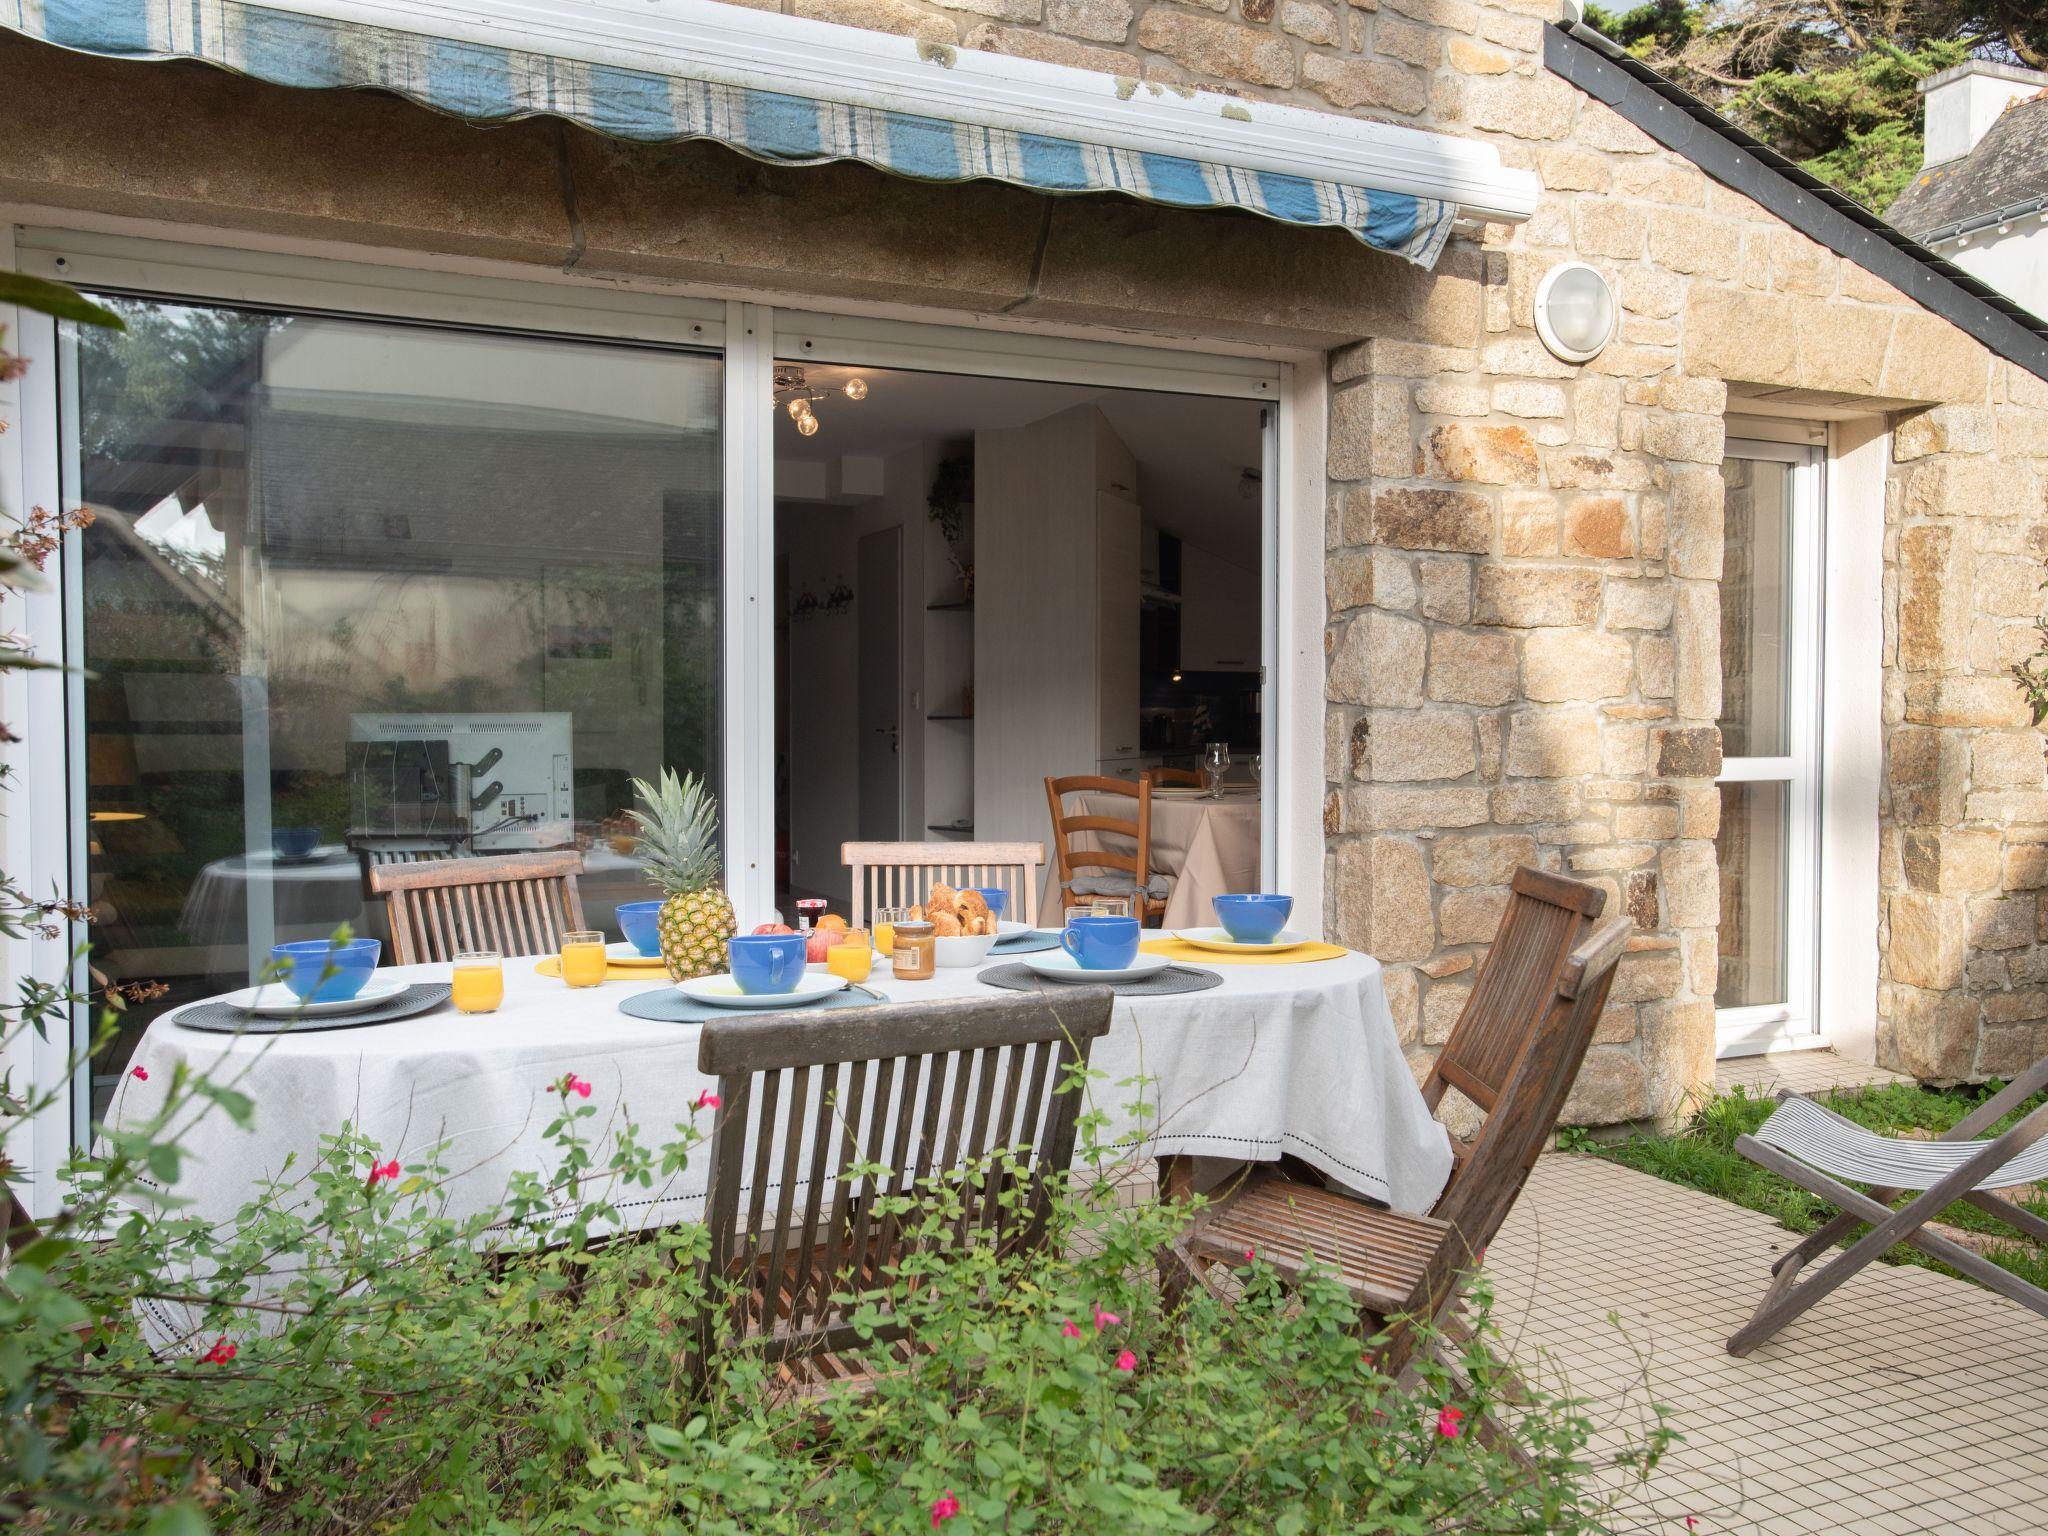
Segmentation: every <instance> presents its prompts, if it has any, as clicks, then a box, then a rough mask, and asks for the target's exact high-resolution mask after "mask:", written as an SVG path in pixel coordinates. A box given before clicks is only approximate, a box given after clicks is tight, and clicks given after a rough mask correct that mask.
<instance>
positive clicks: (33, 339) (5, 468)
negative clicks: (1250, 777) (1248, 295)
mask: <svg viewBox="0 0 2048 1536" xmlns="http://www.w3.org/2000/svg"><path fill="white" fill-rule="evenodd" d="M40 213H41V211H40V210H21V211H16V210H11V209H5V208H0V258H4V259H6V260H8V261H11V262H12V264H13V265H15V266H17V267H19V268H20V269H21V270H24V271H27V272H31V273H35V274H37V275H40V276H45V277H50V278H53V279H57V280H59V281H63V282H67V283H72V284H75V285H79V286H83V287H87V288H99V289H107V290H114V291H123V292H131V293H136V294H141V295H151V296H161V297H163V298H166V299H170V300H178V299H185V300H190V301H193V302H198V303H218V304H245V305H250V306H253V307H267V308H281V309H288V310H291V311H294V312H302V313H312V314H327V315H333V316H337V317H341V318H350V319H363V320H377V319H399V320H416V321H419V322H422V323H426V324H442V325H455V326H465V325H466V326H476V327H487V328H490V329H494V330H502V331H506V332H508V333H527V334H538V335H551V336H557V337H562V338H564V339H570V340H599V341H602V340H623V341H639V342H650V343H655V344H664V345H673V346H677V347H683V348H694V349H704V350H712V351H719V352H722V354H723V359H724V363H725V369H724V407H725V419H724V438H725V479H724V491H725V507H724V527H723V533H724V538H725V549H726V559H725V572H726V578H725V579H726V586H725V597H726V604H725V635H724V641H725V657H724V671H725V683H726V688H727V701H726V704H727V707H726V715H725V720H724V722H723V724H724V732H725V735H724V754H723V759H724V769H725V790H724V794H725V805H724V807H723V810H724V817H725V824H726V850H725V856H726V868H727V880H728V884H729V887H730V889H731V894H732V899H733V902H734V905H735V907H736V908H737V909H738V910H739V911H740V913H741V914H742V917H743V918H744V917H745V916H746V915H747V914H749V913H754V912H765V911H767V910H769V909H771V908H772V906H773V895H774V860H773V846H774V842H773V814H774V812H773V789H772V777H771V773H770V770H771V768H772V764H773V758H774V713H773V707H772V686H773V664H772V658H773V654H774V652H773V645H772V638H773V629H772V624H773V620H772V615H771V614H770V612H769V611H768V609H769V606H770V605H769V604H768V602H767V601H766V598H767V596H768V595H769V593H770V592H771V591H772V574H773V568H774V566H773V516H772V511H773V476H774V459H773V434H772V417H771V411H770V409H769V407H768V404H767V402H768V400H769V394H770V392H769V389H768V383H769V380H770V377H771V373H772V368H773V360H774V358H775V356H776V355H778V354H777V334H778V333H777V328H778V326H780V327H781V337H782V346H783V347H784V352H783V354H782V355H794V356H803V357H817V358H818V359H819V360H820V361H826V360H829V359H830V358H831V357H832V356H834V355H846V354H847V353H848V352H849V350H850V349H856V348H857V349H859V350H860V355H859V357H858V359H857V360H858V361H862V362H866V363H869V364H872V365H875V366H914V367H920V368H924V369H939V370H943V371H957V372H972V373H982V374H1001V375H1004V376H1008V377H1019V378H1042V379H1048V380H1054V381H1060V382H1070V383H1095V384H1100V385H1103V386H1116V387H1125V388H1138V389H1152V390H1165V391H1176V392H1181V393H1189V394H1207V395H1218V394H1220V395H1234V396H1238V397H1241V398H1246V399H1257V400H1263V401H1266V402H1269V414H1268V418H1267V424H1266V431H1265V440H1266V463H1267V473H1266V475H1265V478H1264V484H1265V487H1266V492H1265V496H1264V498H1263V512H1264V518H1265V528H1264V541H1263V542H1264V553H1263V557H1262V567H1263V569H1262V580H1263V582H1264V587H1265V600H1266V601H1265V607H1266V619H1265V657H1264V663H1265V670H1264V694H1263V699H1262V711H1263V713H1262V722H1263V731H1264V735H1263V739H1262V742H1261V750H1262V753H1263V755H1264V760H1265V774H1264V779H1265V785H1266V789H1267V793H1266V795H1265V797H1264V802H1265V810H1264V824H1263V826H1262V829H1261V831H1262V836H1261V878H1262V880H1263V881H1264V882H1266V883H1267V885H1268V888H1271V889H1283V890H1289V891H1292V892H1293V893H1294V895H1295V897H1296V924H1297V926H1299V927H1302V928H1304V930H1305V931H1306V930H1315V931H1320V926H1321V917H1322V908H1323V891H1322V888H1323V842H1322V819H1321V803H1322V782H1321V774H1322V737H1323V708H1322V696H1323V657H1322V633H1323V628H1324V614H1323V582H1322V558H1323V536H1324V529H1323V500H1324V486H1323V462H1322V451H1323V435H1324V426H1323V418H1324V411H1325V407H1326V403H1327V401H1326V394H1327V385H1326V381H1325V375H1324V368H1323V363H1322V359H1321V358H1320V356H1319V355H1317V354H1313V353H1310V352H1306V351H1304V352H1301V353H1298V354H1294V353H1286V352H1282V351H1275V350H1274V349H1271V348H1258V347H1244V346H1239V345H1236V344H1233V343H1228V342H1223V341H1217V342H1215V343H1214V344H1213V346H1212V345H1211V344H1210V343H1209V342H1208V341H1206V340H1194V339H1188V338H1174V339H1173V342H1172V343H1171V344H1167V345H1144V344H1139V343H1133V342H1131V341H1128V340H1126V339H1124V338H1122V337H1121V335H1118V334H1114V333H1106V332H1100V331H1094V332H1091V331H1090V330H1089V329H1088V328H1076V327H1071V326H1066V325H1057V326H1048V325H1041V324H1036V323H1033V322H1030V321H1011V320H1008V319H1005V318H1001V317H981V316H962V315H958V314H936V313H934V314H932V315H931V317H930V318H929V319H927V318H925V315H926V314H927V312H925V311H921V310H905V309H903V308H901V307H897V306H888V307H887V308H886V309H885V311H884V312H883V313H882V314H881V315H875V314H872V313H867V314H863V313H856V312H854V311H853V310H852V309H851V308H849V309H848V310H844V311H842V310H836V309H830V308H826V307H819V308H812V307H810V306H811V305H812V304H815V303H816V301H815V300H807V301H805V302H804V307H802V308H796V307H792V308H790V309H787V310H781V311H778V310H776V309H774V308H771V307H769V306H768V305H766V304H761V303H753V302H748V301H747V300H745V299H742V298H734V297H731V296H730V293H729V291H728V292H726V293H715V292H712V291H707V290H704V289H701V288H692V287H689V286H687V285H666V284H659V283H653V282H624V283H621V282H610V281H602V282H601V281H597V280H594V279H583V278H580V277H577V276H574V275H569V276H565V275H563V274H559V273H554V272H549V273H545V274H533V273H530V272H527V271H525V270H523V269H520V268H517V267H514V266H511V265H510V264H494V263H451V262H450V261H448V260H444V259H442V258H438V257H435V256H433V255H431V254H428V253H422V252H410V251H382V250H374V249H371V250H365V251H363V252H362V253H361V255H362V258H363V259H361V260H356V259H340V258H337V257H336V256H334V255H333V254H331V252H332V250H333V247H332V246H331V245H327V244H325V243H322V242H313V241H296V240H274V239H269V238H262V239H258V238H257V237H253V236H246V235H243V234H240V233H233V232H225V231H213V230H208V229H204V228H192V229H186V228H183V227H170V226H152V227H153V228H155V229H167V230H168V231H169V232H170V233H172V234H175V235H178V236H180V237H183V238H174V239H167V238H162V237H161V236H159V235H157V234H146V235H145V234H136V233H129V232H127V231H128V230H130V229H132V228H134V227H135V226H133V225H132V224H128V223H126V222H125V221H112V222H111V225H110V227H93V228H77V227H67V226H66V225H64V224H62V223H60V222H58V221H57V220H56V219H55V218H54V217H41V216H39V215H40ZM17 218H19V219H21V220H22V222H20V223H19V224H17V223H15V222H12V220H14V219H17ZM87 222H94V223H96V222H98V221H87ZM215 242H220V243H215ZM762 297H770V296H767V295H763V296H762ZM0 320H8V321H10V322H11V324H10V332H9V334H10V338H11V340H10V347H11V348H12V349H13V350H17V351H22V352H24V354H25V355H26V356H27V357H28V358H29V360H30V363H31V371H30V374H29V376H28V378H27V379H26V380H25V381H23V383H22V384H21V385H20V386H18V392H19V400H18V402H12V403H11V402H9V401H8V400H7V399H6V398H5V397H4V395H0V412H4V414H5V415H6V416H7V417H8V418H9V419H10V420H12V421H14V422H15V423H16V424H17V428H18V429H17V430H16V431H13V432H10V433H8V434H6V435H5V436H0V506H5V507H7V508H10V509H25V508H27V507H30V506H35V505H45V506H55V505H57V504H58V502H59V493H60V489H61V486H60V473H59V468H60V464H59V445H58V443H57V441H56V425H55V424H56V422H57V419H58V415H59V412H58V401H57V393H56V392H57V389H58V381H59V377H60V370H59V367H58V358H57V355H56V348H57V334H58V332H57V328H56V326H55V325H54V324H52V323H50V322H48V321H47V320H44V319H42V318H41V317H37V316H28V315H24V316H21V317H20V318H19V319H18V320H16V319H15V318H14V317H12V316H11V315H9V314H8V313H7V312H6V310H5V307H4V306H0ZM962 321H965V322H966V323H964V324H963V323H960V322H962ZM806 340H808V341H810V342H811V343H812V344H813V345H812V346H811V348H810V349H809V350H803V348H802V345H801V344H802V343H803V342H804V341H806ZM792 342H794V343H795V344H796V350H795V351H793V352H792V351H790V350H788V348H789V347H790V345H791V343H792ZM753 402H759V408H758V409H756V408H752V403H753ZM75 550H76V536H75V535H73V536H72V537H71V538H70V539H69V540H68V541H67V543H66V545H65V547H64V549H63V550H62V551H60V553H59V555H58V557H57V561H55V562H53V572H56V573H58V574H59V575H60V579H61V576H62V573H63V572H65V571H67V570H70V569H72V568H74V567H75V566H76V558H75ZM9 606H10V607H11V608H13V609H14V617H15V620H16V622H18V623H20V624H22V625H23V627H25V628H26V630H27V631H28V633H29V634H30V635H31V637H32V639H33V640H34V641H35V642H36V643H37V645H38V649H39V650H40V651H41V653H42V654H44V655H46V656H53V657H54V656H59V655H70V654H72V652H71V650H70V649H69V648H68V643H67V642H68V640H69V638H70V637H67V636H66V634H65V632H64V626H65V619H64V606H65V605H64V604H63V601H62V598H61V596H60V595H59V593H57V592H52V593H49V594H41V595H38V596H36V597H33V598H30V599H28V600H26V601H22V602H18V603H10V604H9ZM74 606H75V604H74ZM4 688H5V699H4V702H5V703H6V705H7V706H8V709H7V712H6V713H5V714H0V718H5V719H11V720H19V721H26V722H27V724H28V732H27V734H28V736H29V738H30V740H31V741H33V742H34V743H35V744H36V745H37V746H38V747H39V748H40V749H41V750H39V751H35V752H30V751H28V750H24V749H23V748H19V747H16V748H11V749H8V748H0V761H12V762H13V763H14V765H15V766H16V769H17V778H16V781H15V786H14V789H13V791H12V793H11V795H10V797H9V801H8V803H7V804H6V806H5V809H4V823H0V824H4V828H5V831H4V837H5V848H6V855H7V858H8V865H7V867H8V868H9V869H10V870H14V871H26V872H27V880H28V883H30V884H31V886H32V888H34V889H37V890H63V891H69V890H70V889H71V887H72V882H73V869H74V867H75V866H74V851H75V850H80V849H82V848H83V846H84V844H83V841H82V839H83V837H84V825H83V817H84V807H83V802H82V798H79V797H75V796H74V795H73V793H72V786H71V784H70V774H71V769H70V764H69V761H68V758H69V752H68V746H69V737H68V734H67V726H66V718H65V709H66V685H65V683H64V681H63V679H62V678H61V676H59V675H58V674H55V673H49V672H34V673H26V674H24V673H14V674H9V675H8V677H7V678H6V679H5V681H4ZM59 740H62V741H64V742H66V744H67V751H66V752H62V753H60V752H56V751H53V750H51V749H50V748H49V746H48V744H49V743H51V742H53V741H59ZM74 802H75V803H74ZM79 937H81V936H80V935H73V936H71V937H70V938H69V939H67V941H66V942H67V943H76V942H77V940H78V938H79ZM62 952H63V947H62V946H60V945H58V944H44V945H30V944H25V943H24V944H15V945H11V946H8V951H7V953H6V954H5V964H6V967H7V974H8V975H10V976H25V975H28V974H31V973H34V974H42V973H44V972H49V971H51V970H52V967H53V964H54V971H55V974H51V975H46V976H45V978H44V979H46V980H52V981H54V980H57V979H59V977H61V975H62V973H63V970H64V967H63V964H62V962H61V954H62ZM53 956H57V957H59V958H57V959H56V960H55V961H53V959H52V957H53ZM82 1043H83V1042H82V1041H77V1042H74V1041H63V1040H52V1041H51V1042H49V1043H48V1045H47V1046H45V1047H41V1048H39V1050H38V1051H37V1052H36V1053H35V1058H34V1060H32V1061H29V1062H23V1063H19V1065H20V1066H21V1067H22V1068H23V1069H24V1072H23V1076H24V1079H25V1080H27V1081H35V1082H49V1081H51V1080H52V1078H53V1076H55V1075H61V1072H62V1067H63V1063H64V1062H65V1061H66V1060H67V1059H68V1054H69V1052H70V1050H71V1049H72V1048H73V1047H74V1045H75V1044H82ZM86 1074H87V1069H86V1068H85V1067H84V1066H81V1068H80V1070H79V1073H78V1082H77V1087H76V1090H75V1092H74V1094H73V1103H74V1111H73V1113H72V1114H71V1115H67V1116H66V1117H65V1119H64V1121H63V1122H62V1123H52V1124H48V1125H44V1124H41V1123H39V1124H38V1125H37V1126H35V1127H33V1128H32V1133H33V1134H32V1137H31V1140H32V1146H31V1148H30V1151H29V1155H28V1156H27V1157H20V1154H18V1153H17V1154H15V1155H16V1156H17V1157H19V1158H20V1160H21V1161H22V1162H23V1163H24V1164H25V1165H26V1166H27V1167H29V1168H30V1169H31V1170H32V1176H33V1179H34V1181H35V1182H33V1183H32V1184H31V1186H30V1187H31V1189H32V1191H33V1193H34V1194H35V1196H36V1199H37V1202H38V1208H39V1209H42V1208H47V1205H48V1203H49V1201H50V1200H51V1199H52V1198H53V1197H54V1194H55V1189H56V1185H55V1173H56V1168H57V1165H58V1164H59V1163H60V1162H61V1161H62V1157H63V1155H64V1153H65V1151H66V1150H68V1148H69V1147H70V1146H72V1145H78V1144H82V1143H83V1140H84V1138H85V1135H86V1133H87V1129H88V1128H87V1125H86V1116H87V1114H88V1113H89V1105H90V1093H89V1080H88V1078H87V1075H86ZM46 1118H47V1117H46Z"/></svg>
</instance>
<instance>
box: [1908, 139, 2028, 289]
mask: <svg viewBox="0 0 2048 1536" xmlns="http://www.w3.org/2000/svg"><path fill="white" fill-rule="evenodd" d="M2035 110H2037V111H2038V110H2040V109H2039V108H2036V109H2035ZM1935 249H1936V250H1937V251H1939V252H1940V254H1941V255H1943V256H1946V257H1947V258H1948V259H1949V260H1950V261H1952V262H1954V263H1955V264H1956V265H1957V266H1959V267H1961V268H1962V269H1963V270H1964V271H1965V272H1967V273H1969V274H1970V276H1972V277H1974V278H1978V279H1980V280H1981V281H1983V282H1987V283H1989V284H1990V285H1991V286H1992V287H1994V288H1996V289H1997V290H1998V291H1999V292H2000V293H2002V294H2004V295H2005V296H2006V297H2007V298H2009V299H2014V300H2017V301H2018V302H2019V303H2021V304H2024V305H2026V307H2027V308H2028V309H2031V310H2032V311H2033V312H2034V313H2035V314H2037V315H2041V316H2043V317H2044V318H2048V221H2044V220H2043V219H2042V217H2041V216H2040V215H2039V214H2029V215H2028V216H2027V217H2025V218H2024V219H2015V220H2014V221H2013V224H2012V233H2010V234H2005V235H2001V234H2000V233H1998V231H1997V230H1996V229H1995V228H1994V229H1989V230H1985V231H1984V232H1982V233H1980V234H1975V235H1972V236H1970V239H1969V242H1968V244H1958V243H1957V242H1956V241H1953V240H1944V241H1943V242H1942V243H1941V244H1940V245H1939V246H1937V247H1936V248H1935Z"/></svg>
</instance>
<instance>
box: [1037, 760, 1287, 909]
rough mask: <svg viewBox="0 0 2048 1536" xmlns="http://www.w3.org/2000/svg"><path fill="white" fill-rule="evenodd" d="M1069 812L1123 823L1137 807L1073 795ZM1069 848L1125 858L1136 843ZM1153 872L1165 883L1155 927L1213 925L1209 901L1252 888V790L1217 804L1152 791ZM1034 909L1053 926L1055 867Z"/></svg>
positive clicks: (1101, 840) (1088, 839)
mask: <svg viewBox="0 0 2048 1536" xmlns="http://www.w3.org/2000/svg"><path fill="white" fill-rule="evenodd" d="M1071 813H1072V814H1076V815H1087V816H1113V817H1116V818H1117V819H1119V820H1122V821H1130V820H1133V819H1135V818H1136V816H1137V814H1138V812H1137V805H1136V802H1134V801H1133V800H1131V799H1130V798H1129V797H1128V796H1124V795H1076V796H1074V800H1073V805H1072V808H1071ZM1074 847H1076V848H1102V849H1105V850H1107V851H1108V852H1111V853H1130V852H1132V851H1133V850H1134V848H1135V847H1136V844H1135V843H1134V842H1133V841H1132V840H1131V839H1130V838H1128V837H1117V836H1114V835H1105V834H1103V833H1099V832H1080V833H1076V834H1075V835H1074ZM1103 873H1108V871H1103ZM1152 873H1154V874H1155V875H1166V876H1168V877H1169V878H1170V879H1171V881H1172V889H1171V890H1170V891H1169V892H1168V894H1167V898H1166V915H1165V916H1164V917H1162V918H1161V919H1160V925H1161V926H1162V927H1165V928H1208V927H1211V926H1213V925H1214V924H1215V922H1216V909H1215V908H1214V907H1212V906H1211V905H1210V904H1209V903H1210V899H1211V898H1212V897H1216V896H1221V895H1225V894H1226V893H1229V892H1232V891H1256V890H1258V889H1259V795H1258V791H1256V790H1230V791H1226V792H1225V794H1224V796H1223V798H1222V799H1220V800H1211V799H1209V798H1207V797H1206V796H1193V795H1183V794H1176V793H1172V792H1168V793H1165V794H1161V793H1159V792H1157V791H1154V793H1153V796H1152ZM1038 910H1039V912H1040V913H1041V914H1043V921H1045V922H1048V923H1056V922H1058V921H1060V876H1059V867H1058V866H1057V865H1054V864H1048V865H1047V866H1046V882H1045V897H1044V900H1042V901H1041V902H1040V903H1039V908H1038Z"/></svg>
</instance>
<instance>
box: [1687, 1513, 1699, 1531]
mask: <svg viewBox="0 0 2048 1536" xmlns="http://www.w3.org/2000/svg"><path fill="white" fill-rule="evenodd" d="M1699 1524H1700V1517H1699V1516H1698V1515H1687V1516H1686V1517H1685V1528H1686V1529H1687V1530H1688V1531H1696V1530H1698V1529H1699Z"/></svg>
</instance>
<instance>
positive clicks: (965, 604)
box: [924, 597, 974, 613]
mask: <svg viewBox="0 0 2048 1536" xmlns="http://www.w3.org/2000/svg"><path fill="white" fill-rule="evenodd" d="M924 611H925V612H926V613H972V612H974V599H973V598H971V597H964V598H961V599H960V600H959V601H958V602H952V603H926V604H925V605H924Z"/></svg>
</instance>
